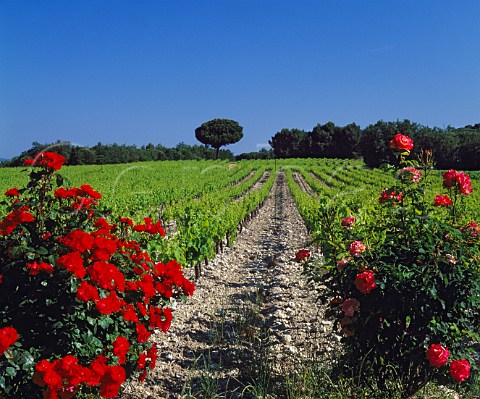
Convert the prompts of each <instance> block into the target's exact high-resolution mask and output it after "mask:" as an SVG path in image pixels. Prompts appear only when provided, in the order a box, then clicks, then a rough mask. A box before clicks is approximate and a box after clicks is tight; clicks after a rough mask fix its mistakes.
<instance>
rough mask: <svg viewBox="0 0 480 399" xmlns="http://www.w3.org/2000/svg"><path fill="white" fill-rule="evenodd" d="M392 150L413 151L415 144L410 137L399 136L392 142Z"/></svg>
mask: <svg viewBox="0 0 480 399" xmlns="http://www.w3.org/2000/svg"><path fill="white" fill-rule="evenodd" d="M390 148H392V149H394V150H400V151H411V150H412V148H413V142H412V139H411V138H410V137H408V136H404V135H403V134H397V135H396V136H395V137H394V138H393V139H392V140H391V141H390Z"/></svg>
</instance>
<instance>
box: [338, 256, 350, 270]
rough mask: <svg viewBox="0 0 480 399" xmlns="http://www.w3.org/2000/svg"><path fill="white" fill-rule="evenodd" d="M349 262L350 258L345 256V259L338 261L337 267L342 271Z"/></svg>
mask: <svg viewBox="0 0 480 399" xmlns="http://www.w3.org/2000/svg"><path fill="white" fill-rule="evenodd" d="M347 263H348V258H343V259H340V260H339V261H338V262H337V269H338V271H340V272H341V271H342V270H343V269H344V268H345V265H346V264H347Z"/></svg>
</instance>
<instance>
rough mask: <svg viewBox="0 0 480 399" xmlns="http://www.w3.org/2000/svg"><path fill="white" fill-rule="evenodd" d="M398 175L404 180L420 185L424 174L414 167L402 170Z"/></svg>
mask: <svg viewBox="0 0 480 399" xmlns="http://www.w3.org/2000/svg"><path fill="white" fill-rule="evenodd" d="M398 175H399V177H400V178H401V179H402V180H409V181H412V182H414V183H418V182H419V181H420V178H421V177H422V172H420V171H419V170H418V169H415V168H414V167H413V166H407V167H405V168H402V169H400V171H399V173H398Z"/></svg>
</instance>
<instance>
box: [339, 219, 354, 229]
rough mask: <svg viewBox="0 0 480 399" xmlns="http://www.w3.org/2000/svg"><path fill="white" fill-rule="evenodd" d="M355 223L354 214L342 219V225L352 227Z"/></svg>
mask: <svg viewBox="0 0 480 399" xmlns="http://www.w3.org/2000/svg"><path fill="white" fill-rule="evenodd" d="M353 223H355V218H354V217H353V216H349V217H347V218H345V219H343V220H342V226H343V227H345V228H347V229H348V228H351V227H352V226H353Z"/></svg>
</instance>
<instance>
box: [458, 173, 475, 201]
mask: <svg viewBox="0 0 480 399" xmlns="http://www.w3.org/2000/svg"><path fill="white" fill-rule="evenodd" d="M455 180H456V181H457V183H458V186H459V190H460V193H462V194H464V195H470V194H471V193H472V191H473V188H472V182H471V181H470V176H469V175H467V174H466V173H463V172H458V173H457V175H456V176H455Z"/></svg>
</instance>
